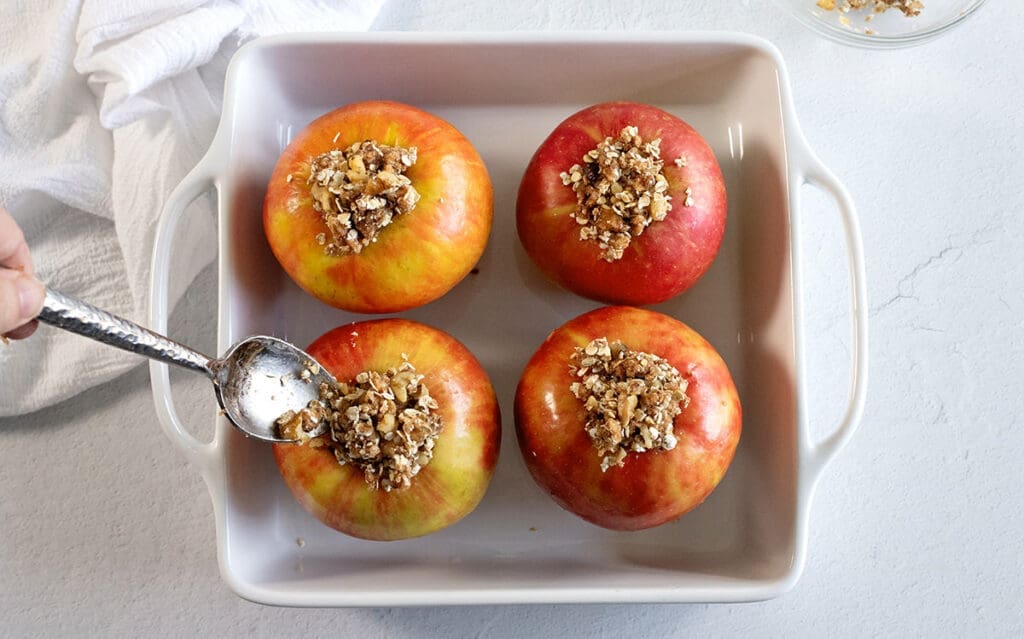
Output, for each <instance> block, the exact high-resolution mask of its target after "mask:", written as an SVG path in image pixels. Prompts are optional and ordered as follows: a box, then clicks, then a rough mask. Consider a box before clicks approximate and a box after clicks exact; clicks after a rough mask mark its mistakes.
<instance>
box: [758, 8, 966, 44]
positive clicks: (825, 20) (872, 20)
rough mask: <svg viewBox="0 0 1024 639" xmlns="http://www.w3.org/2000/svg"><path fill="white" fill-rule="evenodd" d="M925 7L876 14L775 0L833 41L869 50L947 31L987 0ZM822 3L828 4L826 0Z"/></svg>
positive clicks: (890, 10)
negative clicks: (908, 12) (909, 12)
mask: <svg viewBox="0 0 1024 639" xmlns="http://www.w3.org/2000/svg"><path fill="white" fill-rule="evenodd" d="M922 2H923V3H924V8H923V9H922V10H921V12H920V14H919V15H917V16H913V17H908V16H905V15H903V12H902V11H900V10H899V9H895V8H893V9H889V10H888V11H885V12H884V13H875V12H874V11H873V9H872V8H871V6H870V5H871V4H872V3H870V2H869V3H868V5H869V6H868V7H867V8H864V9H854V10H851V11H849V12H847V13H843V12H842V11H840V7H841V6H842V4H843V0H834V4H835V7H836V8H835V9H832V10H828V9H823V8H822V7H821V6H819V4H818V1H817V0H775V3H776V4H777V5H779V6H780V7H782V8H783V9H784V10H785V11H786V12H787V13H789V14H790V15H791V16H793V17H794V18H796V19H797V20H798V21H799V22H801V23H802V24H804V25H805V26H807V27H809V28H811V29H812V30H813V31H815V32H817V33H818V34H819V35H822V36H825V37H826V38H829V39H830V40H834V41H836V42H840V43H842V44H848V45H852V46H858V47H865V48H869V49H895V48H899V47H909V46H912V45H915V44H920V43H922V42H926V41H928V40H931V39H933V38H936V37H938V36H939V35H941V34H943V33H946V32H947V31H949V30H950V29H952V28H953V27H955V26H956V25H958V24H960V23H961V22H963V21H964V20H965V19H967V18H968V17H969V16H970V15H971V14H973V13H974V12H975V11H977V10H978V9H979V8H981V6H982V5H983V4H985V0H922ZM822 4H827V2H825V1H823V2H822Z"/></svg>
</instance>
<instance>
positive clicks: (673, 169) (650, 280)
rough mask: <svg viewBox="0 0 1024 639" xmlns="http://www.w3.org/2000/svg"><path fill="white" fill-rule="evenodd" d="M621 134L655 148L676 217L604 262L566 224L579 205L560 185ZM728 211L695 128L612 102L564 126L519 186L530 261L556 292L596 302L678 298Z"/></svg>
mask: <svg viewBox="0 0 1024 639" xmlns="http://www.w3.org/2000/svg"><path fill="white" fill-rule="evenodd" d="M626 126H635V127H637V129H638V130H639V135H640V136H641V137H642V138H643V139H644V141H650V140H653V139H655V138H660V139H661V158H662V159H663V160H664V162H665V163H664V168H663V170H662V172H663V174H664V176H665V178H666V179H667V180H668V191H667V193H668V195H670V196H672V200H671V204H672V209H671V211H669V212H668V215H667V217H665V219H664V220H661V221H658V222H654V223H652V224H651V225H650V226H649V227H647V228H646V229H645V230H644V231H643V233H642V234H640V235H638V236H636V237H634V238H633V239H632V241H631V242H630V244H629V246H628V247H627V248H626V249H625V252H624V254H623V256H622V257H621V258H620V259H617V260H615V261H611V262H609V261H605V260H604V259H602V257H601V253H602V251H601V249H600V248H599V247H598V244H597V243H596V242H594V241H592V240H581V239H580V237H579V234H580V226H579V224H577V222H576V221H575V220H574V219H573V217H572V215H573V212H574V211H575V210H576V207H577V196H576V193H575V191H574V190H573V188H572V187H571V186H567V185H565V184H563V182H562V179H561V177H560V176H561V174H562V173H563V172H567V171H569V169H570V168H571V167H572V166H573V165H575V164H580V163H581V162H582V160H583V156H584V155H585V154H586V153H588V152H589V151H591V150H592V149H594V148H595V147H596V146H597V145H598V143H600V142H601V141H603V140H604V139H605V138H607V137H611V138H615V137H617V136H618V135H619V134H620V132H621V131H622V129H623V128H624V127H626ZM677 159H678V160H680V162H679V164H677V163H676V160H677ZM687 189H689V193H687ZM688 197H689V198H690V204H689V205H687V204H686V202H687V198H688ZM726 208H727V207H726V195H725V182H724V180H723V178H722V171H721V168H720V167H719V165H718V161H717V160H716V159H715V155H714V153H713V152H712V150H711V147H709V146H708V144H707V142H706V141H705V140H704V138H703V137H701V135H700V134H699V133H698V132H697V131H696V130H694V128H693V127H691V126H690V125H689V124H687V123H686V122H684V121H683V120H681V119H680V118H678V117H676V116H674V115H672V114H670V113H668V112H666V111H663V110H661V109H658V108H656V107H653V106H650V105H646V104H638V103H634V102H609V103H604V104H598V105H595V106H591V107H588V108H586V109H583V110H582V111H579V112H578V113H575V114H573V115H571V116H569V118H567V119H566V120H565V121H564V122H562V123H561V124H559V125H558V126H557V127H556V128H555V130H554V131H553V132H552V133H551V135H550V136H548V138H547V139H546V140H544V142H543V143H542V144H541V145H540V148H538V149H537V152H536V153H535V154H534V156H533V159H532V160H531V161H530V164H529V166H528V167H527V169H526V173H525V174H524V176H523V179H522V182H521V183H520V186H519V196H518V199H517V201H516V226H517V229H518V232H519V239H520V241H522V243H523V247H524V248H525V249H526V252H527V254H528V255H529V256H530V258H531V259H532V260H533V261H534V263H535V264H536V265H537V266H538V267H539V268H540V270H541V271H543V273H544V274H545V275H546V276H547V277H548V278H550V279H551V280H553V281H554V282H555V283H557V284H559V285H561V286H563V287H565V288H567V289H569V290H571V291H573V292H574V293H577V294H579V295H582V296H584V297H589V298H591V299H595V300H598V301H602V302H609V303H614V304H630V305H646V304H656V303H658V302H663V301H665V300H667V299H669V298H672V297H674V296H676V295H678V294H679V293H681V292H683V291H685V290H686V289H688V288H689V287H691V286H692V285H693V284H694V283H695V282H696V281H697V280H698V279H699V278H700V277H701V276H702V275H703V274H704V273H705V271H707V269H708V267H710V266H711V263H712V261H713V260H714V259H715V255H716V254H717V253H718V248H719V245H720V244H721V241H722V235H723V234H724V232H725V218H726Z"/></svg>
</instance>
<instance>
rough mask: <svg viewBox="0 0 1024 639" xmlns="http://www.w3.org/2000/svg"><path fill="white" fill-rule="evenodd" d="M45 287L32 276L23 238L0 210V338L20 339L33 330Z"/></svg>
mask: <svg viewBox="0 0 1024 639" xmlns="http://www.w3.org/2000/svg"><path fill="white" fill-rule="evenodd" d="M44 297H46V288H45V287H44V286H43V285H42V283H40V281H39V280H37V279H36V278H35V277H34V271H33V269H32V255H31V254H30V253H29V251H28V244H26V243H25V235H24V234H23V233H22V232H21V228H20V227H19V226H18V223H17V222H15V221H14V218H13V217H11V216H10V214H9V213H7V211H5V210H3V209H2V208H0V336H3V337H9V338H11V339H23V338H25V337H28V336H29V335H31V334H32V333H33V332H34V331H35V330H36V322H35V317H36V316H37V315H39V311H40V310H42V308H43V298H44Z"/></svg>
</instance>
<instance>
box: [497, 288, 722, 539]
mask: <svg viewBox="0 0 1024 639" xmlns="http://www.w3.org/2000/svg"><path fill="white" fill-rule="evenodd" d="M598 337H607V338H608V339H609V341H614V340H621V341H623V342H624V343H625V344H626V345H627V346H629V347H630V348H631V349H633V350H640V351H646V352H649V353H653V354H655V355H658V356H660V357H663V358H665V359H667V360H668V361H669V363H671V364H672V365H673V366H675V367H676V369H677V370H678V371H679V372H680V373H681V374H682V375H683V376H684V377H685V378H686V379H687V380H688V382H689V387H688V388H687V391H686V393H687V395H689V397H690V404H689V406H688V407H686V408H684V409H683V411H682V412H681V413H680V414H679V416H677V417H676V420H675V425H674V433H675V435H676V437H677V438H678V440H679V443H678V444H677V445H676V447H675V448H674V449H672V450H670V451H647V452H644V453H635V452H630V453H629V454H628V455H627V456H626V459H625V463H624V465H623V466H619V467H611V468H609V469H608V470H607V472H602V471H601V459H600V457H599V456H598V453H597V451H596V449H595V448H594V446H593V444H592V443H591V441H590V437H589V436H588V435H587V433H586V431H585V430H584V419H585V413H584V410H583V405H582V403H581V402H580V400H578V399H576V397H575V396H574V395H573V394H572V393H571V392H570V390H569V385H570V384H571V383H572V382H573V376H572V373H571V372H570V371H569V358H570V356H571V355H572V352H573V348H574V347H576V346H585V345H586V344H587V343H589V342H590V341H591V340H593V339H595V338H598ZM515 420H516V435H517V437H518V439H519V447H520V450H521V452H522V454H523V459H524V460H525V462H526V466H527V468H528V469H529V471H530V474H531V475H532V476H533V478H534V480H536V482H537V483H538V484H539V485H540V486H541V487H542V488H543V489H544V490H546V491H547V492H548V493H549V494H550V495H551V496H552V497H553V498H554V500H555V501H556V502H557V503H558V504H559V505H560V506H562V507H563V508H565V509H566V510H568V511H570V512H573V513H575V514H576V515H579V516H580V517H582V518H583V519H585V520H587V521H589V522H591V523H593V524H597V525H598V526H603V527H605V528H610V529H613V530H641V529H645V528H651V527H653V526H658V525H661V524H663V523H666V522H668V521H671V520H673V519H676V518H677V517H680V516H681V515H683V514H684V513H686V512H688V511H690V510H691V509H693V508H695V507H697V506H698V505H700V504H701V502H703V501H704V499H705V498H707V496H708V495H709V494H710V493H711V491H712V490H714V488H715V487H716V486H717V485H718V483H719V481H721V479H722V477H723V476H724V475H725V472H726V470H727V469H728V468H729V464H730V462H731V461H732V458H733V453H734V452H735V450H736V445H737V444H738V443H739V438H740V429H741V421H742V418H741V409H740V402H739V397H738V396H737V394H736V386H735V385H734V384H733V381H732V377H731V375H730V374H729V369H728V368H727V367H726V365H725V362H724V361H723V360H722V358H721V357H720V356H719V354H718V352H717V351H715V349H714V348H713V347H712V346H711V345H710V344H709V343H708V342H707V341H705V340H704V338H703V337H701V336H700V335H699V334H697V332H696V331H694V330H693V329H691V328H689V327H688V326H687V325H686V324H683V323H682V322H680V321H678V320H675V319H673V318H671V317H668V316H667V315H662V314H661V313H655V312H654V311H648V310H643V309H636V308H629V307H605V308H601V309H598V310H595V311H591V312H590V313H586V314H584V315H581V316H579V317H577V318H576V319H573V320H571V321H569V322H568V323H566V324H564V325H563V326H562V327H560V328H559V329H557V330H555V331H554V332H553V333H551V335H550V336H549V337H548V339H547V340H545V342H544V343H543V344H542V345H541V347H540V348H539V349H538V350H537V352H536V353H535V354H534V355H533V358H532V359H531V360H530V362H529V363H528V364H527V366H526V369H525V370H524V371H523V376H522V378H521V379H520V381H519V387H518V388H517V389H516V399H515Z"/></svg>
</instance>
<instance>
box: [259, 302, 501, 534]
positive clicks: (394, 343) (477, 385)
mask: <svg viewBox="0 0 1024 639" xmlns="http://www.w3.org/2000/svg"><path fill="white" fill-rule="evenodd" d="M307 352H308V353H309V354H310V355H311V356H313V357H314V358H315V359H316V360H317V362H319V363H320V364H321V365H322V366H324V367H325V368H326V369H327V370H328V371H330V372H331V373H332V374H333V375H334V376H335V378H336V379H337V380H338V382H339V384H348V385H350V387H349V392H351V390H352V389H353V388H354V387H355V385H356V380H360V379H362V380H365V379H366V378H365V377H360V374H361V373H364V372H368V371H376V372H378V373H382V372H385V371H387V370H388V369H391V370H394V369H396V368H399V367H401V366H402V365H403V363H405V362H408V367H409V368H410V369H414V376H415V378H414V379H413V381H414V382H415V383H416V384H418V385H420V386H421V387H425V388H427V389H429V395H430V397H432V398H433V404H435V407H434V409H433V410H432V414H433V415H436V416H437V417H439V418H440V422H439V423H440V432H439V433H438V434H437V436H436V439H435V440H434V442H433V445H432V448H431V449H430V452H431V453H432V456H431V458H430V459H429V460H428V461H426V463H424V464H423V465H422V467H421V468H419V469H418V472H416V473H415V474H414V475H412V476H411V477H410V478H409V479H408V486H407V487H401V486H397V485H396V486H394V488H393V489H391V490H388V489H386V488H390V486H385V485H384V484H386V482H383V483H381V484H378V485H376V486H374V485H371V482H370V477H369V474H368V473H367V470H366V468H367V465H366V464H363V465H360V464H359V463H353V462H352V461H351V460H349V461H348V462H347V463H344V464H342V463H339V459H338V458H337V457H336V455H335V452H334V451H335V450H336V449H337V448H338V446H339V445H338V443H337V442H338V441H344V439H343V437H336V436H335V435H334V434H332V433H335V432H339V431H329V432H328V433H326V434H324V435H322V436H320V437H318V438H315V439H313V440H311V441H309V442H307V443H304V444H275V445H274V447H273V450H274V458H275V460H276V462H277V466H278V469H279V470H280V472H281V476H282V477H283V478H284V481H285V483H286V484H287V485H288V488H289V489H290V490H291V492H292V494H293V495H294V496H295V498H296V499H297V500H298V501H299V503H301V504H302V505H303V507H305V508H306V510H308V511H309V512H310V513H311V514H312V515H313V516H315V517H316V518H317V519H319V520H320V521H322V522H323V523H325V524H327V525H328V526H330V527H332V528H335V529H337V530H340V531H341V532H344V533H347V534H349V535H352V536H355V537H360V538H364V539H373V540H382V541H385V540H395V539H405V538H409V537H417V536H420V535H426V534H428V533H432V532H435V531H437V530H440V529H442V528H444V527H446V526H449V525H450V524H453V523H455V522H456V521H458V520H459V519H461V518H463V517H464V516H466V515H467V514H469V513H470V512H471V511H472V510H473V509H474V508H475V507H476V505H477V504H478V503H479V502H480V499H481V498H482V497H483V495H484V492H485V491H486V489H487V486H488V483H489V482H490V479H491V476H492V474H493V472H494V466H495V463H496V462H497V459H498V449H499V445H500V439H501V425H500V414H499V412H498V402H497V399H496V398H495V395H494V390H493V389H492V387H491V383H490V380H489V379H488V377H487V373H486V372H485V371H484V369H483V368H482V367H481V366H480V364H479V363H478V362H477V360H476V358H475V357H473V354H472V353H470V351H469V350H468V349H467V348H466V347H465V346H463V345H462V344H461V343H459V342H458V341H457V340H456V339H455V338H454V337H452V336H450V335H448V334H447V333H445V332H443V331H440V330H438V329H435V328H431V327H429V326H426V325H424V324H420V323H417V322H412V321H408V320H403V319H384V320H373V321H366V322H357V323H354V324H350V325H347V326H342V327H339V328H336V329H334V330H332V331H330V332H328V333H326V334H325V335H323V336H321V337H320V338H318V339H317V340H316V341H315V342H313V344H312V345H311V346H310V347H309V348H308V349H307ZM419 376H422V378H421V379H420V378H419ZM364 386H365V384H364ZM387 392H388V391H387V390H386V389H385V394H387ZM402 395H403V397H399V398H398V399H401V400H406V399H407V398H406V397H404V393H402ZM378 399H379V397H378ZM396 401H397V400H396ZM428 403H430V402H428ZM422 405H423V404H421V406H422ZM371 412H373V411H371ZM401 412H402V406H401V405H399V406H398V413H399V416H400V414H401ZM384 414H385V413H384V411H381V412H380V414H375V415H373V416H372V418H370V419H367V420H366V422H365V427H366V428H367V431H370V430H371V429H379V431H380V432H381V433H383V432H385V430H386V429H385V428H384V427H383V426H382V420H383V419H384V417H382V415H384ZM393 416H394V414H393ZM339 417H341V418H342V419H343V420H344V418H345V416H344V415H340V416H339ZM392 424H394V419H392ZM350 428H351V425H350V424H347V425H344V426H343V427H342V428H341V431H340V432H341V433H348V434H351V432H352V431H350V430H348V429H350ZM396 428H397V430H394V434H395V436H397V437H400V438H404V437H408V431H404V430H403V426H402V425H401V424H398V425H397V426H395V425H393V426H391V429H396ZM378 441H379V446H380V447H381V448H384V446H385V444H384V441H383V436H382V437H380V439H379V440H378ZM406 461H407V462H408V461H409V460H406ZM413 461H415V460H413ZM374 463H376V462H374ZM406 467H408V465H407V464H406ZM377 479H379V477H378V478H377Z"/></svg>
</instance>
